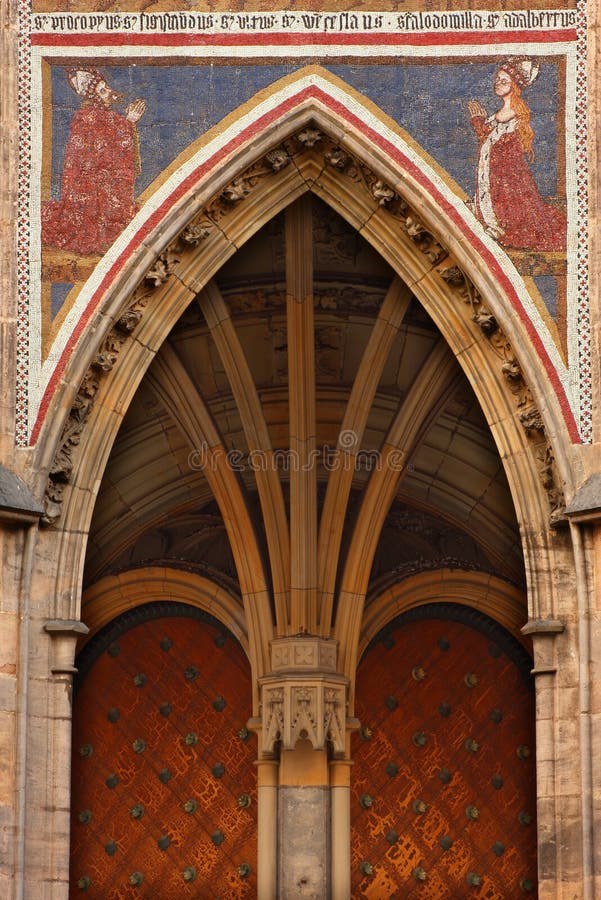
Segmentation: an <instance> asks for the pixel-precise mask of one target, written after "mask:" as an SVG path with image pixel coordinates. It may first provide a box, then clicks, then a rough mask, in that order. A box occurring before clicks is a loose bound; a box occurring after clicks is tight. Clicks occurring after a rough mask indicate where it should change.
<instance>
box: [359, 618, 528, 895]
mask: <svg viewBox="0 0 601 900" xmlns="http://www.w3.org/2000/svg"><path fill="white" fill-rule="evenodd" d="M429 615H430V616H436V615H440V616H441V618H424V619H422V620H419V621H415V619H413V620H411V618H409V620H407V621H405V623H404V624H403V620H402V619H401V620H400V621H399V624H398V625H397V626H396V627H394V628H392V629H390V630H389V631H388V632H387V634H386V637H385V639H384V640H383V641H381V642H379V643H377V644H376V645H374V647H373V649H372V650H371V651H369V652H368V653H367V654H366V657H365V658H364V660H363V662H362V664H361V667H360V669H359V674H358V679H357V714H358V717H359V719H360V721H361V722H362V726H363V727H362V730H361V733H360V735H359V737H358V738H355V743H354V748H353V759H354V766H353V780H352V800H351V804H352V807H351V808H352V829H353V830H352V835H353V837H352V877H353V897H354V898H357V900H358V898H360V897H365V898H367V897H369V898H374V900H375V898H377V900H384V898H391V900H392V898H397V900H400V898H403V900H404V898H407V897H412V898H416V900H417V898H432V900H434V898H436V900H443V898H457V897H471V896H475V897H486V898H487V900H493V898H494V900H505V898H508V897H520V896H522V895H526V896H528V895H530V896H533V897H534V896H536V890H537V888H536V877H537V874H536V873H537V864H536V823H535V809H536V789H535V760H534V752H533V748H534V737H535V736H534V695H533V690H532V686H531V685H530V684H529V683H528V682H527V681H526V678H525V676H524V674H523V672H521V671H520V669H519V668H518V666H517V665H516V664H515V662H514V661H513V660H512V658H511V657H510V656H509V655H508V652H507V649H508V648H507V647H505V646H503V645H502V644H501V643H500V642H499V640H498V635H495V634H492V633H490V634H488V635H487V634H486V633H485V629H486V620H484V617H482V618H481V619H480V620H479V622H478V629H480V628H483V629H484V630H483V631H481V630H477V629H476V628H474V627H473V623H472V624H465V623H464V622H462V621H461V618H462V616H461V614H459V615H458V614H457V608H455V611H454V612H453V616H455V618H453V619H451V618H445V613H444V612H439V613H437V612H436V611H435V607H432V608H431V610H430V613H429ZM446 615H448V613H447V614H446ZM469 615H470V614H468V616H467V620H468V621H469Z"/></svg>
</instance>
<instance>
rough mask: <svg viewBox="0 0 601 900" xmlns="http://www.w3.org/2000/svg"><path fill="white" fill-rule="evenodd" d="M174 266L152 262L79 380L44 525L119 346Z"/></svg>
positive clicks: (57, 505)
mask: <svg viewBox="0 0 601 900" xmlns="http://www.w3.org/2000/svg"><path fill="white" fill-rule="evenodd" d="M176 264H177V258H176V257H175V256H174V255H173V253H171V252H166V253H164V254H161V255H160V256H159V257H158V258H157V259H156V260H155V262H154V263H153V265H152V266H151V267H150V268H149V269H148V271H147V272H146V274H145V276H144V278H143V279H142V281H141V283H140V284H139V285H138V287H137V288H136V290H135V291H134V292H133V294H132V295H131V297H130V298H129V303H128V305H127V307H126V308H125V310H124V311H123V312H122V313H121V315H120V316H119V318H118V319H117V320H116V321H115V324H114V325H113V327H112V328H111V330H110V331H109V333H108V334H107V336H106V337H105V339H104V341H103V343H102V345H101V347H100V348H99V350H98V351H97V353H96V355H95V357H94V359H93V360H92V363H91V364H90V366H89V367H88V369H87V371H86V373H85V375H84V377H83V378H82V381H81V384H80V385H79V389H78V391H77V394H76V395H75V399H74V401H73V404H72V406H71V409H70V411H69V415H68V417H67V421H66V422H65V424H64V426H63V430H62V434H61V438H60V441H59V443H58V449H57V451H56V453H55V456H54V460H53V462H52V465H51V467H50V472H49V473H48V481H47V484H46V490H45V495H44V514H43V516H42V519H41V521H42V523H43V524H44V525H54V524H56V522H57V521H58V519H59V518H60V515H61V512H62V504H63V499H64V492H65V487H66V486H67V485H68V484H69V482H70V481H71V477H72V474H73V467H74V457H75V453H76V450H77V447H78V446H79V443H80V440H81V435H82V431H83V429H84V426H85V424H86V422H87V420H88V418H89V415H90V412H91V410H92V406H93V404H94V402H95V400H96V396H97V394H98V391H99V390H100V387H101V384H102V382H103V380H104V379H105V377H106V376H107V375H108V373H109V372H110V371H111V370H112V369H113V367H114V365H115V363H116V362H117V358H118V356H119V354H120V352H121V350H122V348H123V345H124V344H125V343H126V341H127V340H129V338H130V337H131V335H132V334H133V333H134V332H135V330H136V328H137V327H138V325H139V324H140V321H141V319H142V316H143V315H144V310H145V309H146V306H147V304H148V302H149V300H150V297H151V296H152V294H153V292H154V290H155V289H156V288H157V287H159V285H161V284H164V283H165V282H166V281H167V280H168V279H169V277H170V276H171V274H172V271H173V268H174V266H175V265H176Z"/></svg>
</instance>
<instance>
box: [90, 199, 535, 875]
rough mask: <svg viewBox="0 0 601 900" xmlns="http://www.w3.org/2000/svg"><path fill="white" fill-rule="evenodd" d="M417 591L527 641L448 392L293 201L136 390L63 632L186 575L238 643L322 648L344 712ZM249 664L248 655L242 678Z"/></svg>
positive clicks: (366, 274) (514, 549) (372, 285)
mask: <svg viewBox="0 0 601 900" xmlns="http://www.w3.org/2000/svg"><path fill="white" fill-rule="evenodd" d="M299 296H300V297H302V301H299V300H298V299H296V298H298V297H299ZM433 569H436V570H437V571H438V572H439V573H440V572H442V573H443V575H441V576H440V577H441V579H442V582H443V584H444V583H445V582H448V584H449V585H451V584H454V583H455V581H456V580H457V577H458V573H461V572H462V571H463V572H470V573H473V574H474V583H475V582H476V581H477V579H478V578H480V579H481V582H482V584H489V588H488V592H487V591H484V592H483V593H482V594H481V595H480V594H479V593H478V591H474V594H473V596H472V598H471V602H472V603H473V604H474V605H476V606H478V605H479V603H481V604H482V606H483V607H485V606H486V604H487V598H489V595H490V593H491V589H490V585H491V584H492V583H494V584H495V585H497V594H496V595H495V597H496V599H497V600H499V598H501V600H500V601H499V606H498V614H499V616H500V618H501V620H503V621H505V622H506V623H507V624H508V626H509V627H510V628H512V629H513V631H514V634H517V633H518V632H519V628H520V626H521V625H522V624H523V623H524V622H525V621H526V620H527V611H526V606H525V601H524V583H525V578H524V566H523V558H522V551H521V545H520V540H519V533H518V527H517V523H516V519H515V512H514V507H513V504H512V501H511V493H510V490H509V486H508V483H507V479H506V475H505V472H504V468H503V463H502V461H501V459H500V458H499V455H498V451H497V448H496V447H495V444H494V441H493V438H492V436H491V433H490V429H489V426H488V423H487V422H486V419H485V417H484V415H483V413H482V411H481V409H480V406H479V404H478V402H477V400H476V398H475V396H474V394H473V391H472V388H471V386H470V384H469V382H468V380H467V379H466V378H465V376H464V375H463V374H462V372H461V369H460V367H459V366H458V365H457V362H456V361H455V359H454V357H453V354H452V353H451V352H450V350H449V348H448V345H447V343H446V341H445V339H444V337H443V336H442V335H441V332H440V329H439V328H438V327H437V325H436V323H435V321H434V320H433V319H432V318H431V316H430V315H429V314H428V313H427V311H426V310H425V309H424V308H423V305H422V304H421V303H420V302H419V300H418V298H417V297H416V296H415V293H414V292H413V291H412V289H411V288H409V287H408V286H407V285H406V284H404V283H403V282H402V281H401V280H400V279H399V278H398V276H397V275H396V274H395V272H394V270H393V269H392V268H391V267H390V265H389V264H388V263H387V262H386V261H385V260H384V259H383V258H382V257H381V256H380V255H379V254H378V253H377V252H376V251H375V250H374V248H373V247H371V246H370V244H369V243H368V242H367V241H366V240H365V239H364V238H362V237H361V236H360V235H359V234H358V233H357V231H356V230H355V229H354V228H353V227H352V226H350V225H349V224H348V223H347V222H346V221H345V220H344V219H343V218H342V217H341V216H339V215H338V214H337V213H336V212H334V211H333V210H332V208H331V207H330V206H329V205H328V204H326V203H325V202H323V201H321V200H319V199H317V198H315V197H313V198H310V197H309V196H307V195H305V196H304V197H302V198H301V199H300V200H298V201H297V202H296V203H293V204H291V205H290V206H289V207H287V208H286V209H285V211H284V212H283V213H280V214H278V215H277V216H275V217H274V218H272V219H271V220H270V221H269V222H268V223H267V224H266V225H265V226H264V227H263V228H262V229H260V230H259V231H258V232H257V233H256V234H255V235H254V236H253V237H252V238H250V239H249V240H248V241H247V243H246V244H245V246H244V247H243V248H241V249H240V250H239V251H238V252H237V253H236V254H234V255H232V256H231V258H230V259H229V260H228V261H227V262H226V263H225V264H224V265H223V266H222V267H221V269H220V270H219V272H218V273H217V274H216V275H215V277H214V279H213V280H212V282H211V283H210V284H208V285H207V286H206V287H204V288H203V289H201V290H199V292H198V294H197V296H196V297H195V298H194V299H193V301H192V302H190V304H189V305H188V306H187V308H186V309H185V311H184V312H183V313H182V314H181V315H180V317H179V319H178V320H177V321H176V322H175V324H174V325H173V327H172V328H171V330H170V332H169V334H168V336H167V338H166V339H165V340H164V341H163V343H162V345H161V347H160V348H159V350H158V352H157V354H156V356H155V358H154V361H153V363H152V364H151V366H150V367H149V369H148V372H147V374H146V376H145V377H144V379H143V380H142V381H141V383H140V386H139V387H138V389H137V392H136V394H135V396H134V397H133V399H132V401H131V403H130V405H129V408H128V411H127V413H126V415H125V417H124V420H123V423H122V426H121V428H120V431H119V434H118V436H117V438H116V440H115V442H114V445H113V447H112V450H111V455H110V457H109V459H108V464H107V467H106V470H105V474H104V478H103V482H102V484H101V487H100V490H99V492H98V498H97V501H96V504H95V508H94V516H93V519H92V523H91V528H90V537H89V545H88V553H87V559H86V570H85V574H84V587H85V590H84V598H83V603H82V618H83V619H84V621H90V623H91V624H93V626H94V627H99V626H100V625H101V624H103V623H104V622H106V618H107V609H108V608H109V607H110V606H111V604H112V605H113V606H114V608H115V609H119V610H120V611H122V610H123V609H125V608H127V606H128V604H129V605H135V604H136V603H137V602H138V595H139V590H138V589H137V588H136V573H137V572H139V573H140V577H147V574H148V572H149V571H151V570H152V571H153V572H155V573H161V572H165V573H167V572H171V573H173V572H175V571H183V570H186V571H187V572H191V573H195V577H197V578H198V579H199V585H200V579H203V588H202V592H203V594H204V600H203V601H202V602H203V605H204V607H205V608H207V609H211V610H214V612H215V614H216V615H218V616H219V618H220V619H221V621H229V622H232V623H236V624H237V626H238V627H239V628H240V629H241V631H242V633H243V634H244V639H245V640H246V639H247V635H248V633H249V632H251V630H252V628H253V621H254V622H255V623H256V622H257V621H258V620H257V618H256V617H257V616H258V618H259V620H260V621H261V623H262V624H261V625H260V627H262V628H263V629H267V626H268V627H269V628H271V629H273V631H272V632H269V631H268V630H265V634H267V635H268V634H269V633H272V634H274V635H275V637H276V638H279V637H281V636H285V635H288V636H289V637H290V638H294V637H295V636H298V635H299V634H300V635H303V634H307V635H319V634H321V635H322V636H323V638H328V637H329V636H330V634H331V633H332V629H333V632H334V634H336V635H337V637H338V639H339V641H340V649H339V662H338V665H339V667H340V668H341V669H342V671H343V672H344V673H345V674H346V675H348V676H349V680H350V696H351V699H352V698H353V696H354V683H353V675H354V660H355V659H356V657H357V654H358V648H359V645H360V641H361V634H362V633H363V632H365V629H366V628H367V629H368V630H369V628H370V627H373V625H369V622H371V621H372V618H373V621H374V622H376V623H377V622H379V621H381V620H382V619H384V620H385V621H389V620H390V617H391V613H390V610H391V609H393V608H394V604H395V602H396V601H395V599H394V597H393V593H394V592H391V589H390V586H391V585H393V584H395V583H396V582H397V581H398V580H399V578H402V577H403V575H407V574H409V573H412V574H413V575H419V574H420V573H428V572H431V571H432V570H433ZM142 573H144V575H143V576H142ZM444 573H446V574H444ZM154 577H158V580H159V582H160V581H161V580H162V579H165V575H161V574H159V575H158V576H157V575H155V576H154ZM168 577H169V579H171V580H173V575H169V576H168ZM208 583H210V584H212V585H214V586H215V587H214V589H213V594H214V596H211V589H208V588H207V584H208ZM253 585H254V586H258V587H259V590H257V591H253V589H252V587H253ZM387 589H388V590H389V593H390V597H389V601H388V602H387V601H386V600H382V599H380V600H379V601H378V602H374V601H373V598H374V597H376V596H377V597H380V598H382V597H384V596H385V595H386V591H387ZM115 590H116V591H117V593H116V594H115ZM115 596H117V597H118V601H117V600H115ZM308 598H309V599H308ZM311 598H312V599H311ZM257 600H258V603H259V605H257ZM364 601H366V605H365V607H363V605H362V604H363V602H364ZM261 603H262V604H263V607H262V610H263V611H262V612H261V611H260V610H261V606H260V604H261ZM107 604H108V606H107ZM266 615H268V620H266V618H265V616H266ZM253 617H255V618H254V620H253ZM261 617H262V618H261ZM374 617H375V618H374ZM353 623H354V624H353ZM351 626H352V630H349V628H351ZM357 626H359V628H360V631H359V630H357ZM255 627H256V626H255ZM376 627H377V626H376ZM258 633H259V632H257V631H256V630H255V632H254V634H255V637H254V640H255V642H257V635H258ZM269 653H270V648H269V644H267V645H265V644H263V645H262V646H259V647H258V648H257V643H255V651H254V656H253V654H252V652H251V659H254V663H253V665H254V667H255V673H256V674H260V672H261V667H263V672H265V671H267V672H269V668H268V666H270V667H271V666H273V667H277V661H275V658H274V657H272V658H271V660H269ZM265 659H267V660H268V662H263V660H265ZM134 674H135V673H134ZM259 687H260V685H258V684H257V681H256V680H255V681H254V683H253V691H254V693H255V695H258V693H259ZM516 703H517V705H518V706H520V699H519V698H516ZM255 709H256V706H255ZM259 709H260V707H259ZM252 713H253V709H252V705H251V706H249V709H248V711H247V715H248V717H249V718H250V717H251V715H252ZM276 738H277V735H276ZM531 743H532V742H531ZM271 752H272V751H271V749H269V748H268V755H269V753H271ZM275 752H276V753H277V750H276V751H275ZM159 771H160V770H159ZM134 805H135V804H134ZM325 814H326V815H327V812H326V813H325ZM79 830H80V831H81V829H79ZM532 831H533V830H532ZM324 833H325V832H324ZM159 837H161V835H159ZM261 841H263V844H264V845H265V844H267V846H269V836H267V837H266V835H265V834H262V833H261V831H259V842H260V845H261ZM336 852H337V849H336V847H335V846H333V849H332V853H333V854H334V855H336ZM186 868H187V867H184V868H183V869H181V871H180V870H178V871H179V875H178V877H180V878H181V877H183V876H182V875H181V873H182V872H183V871H184V869H186ZM132 871H133V872H135V871H138V870H132ZM131 874H132V873H130V875H131ZM278 877H279V878H280V880H281V878H282V877H283V874H282V872H280V873H279V876H278ZM524 877H526V876H524ZM318 889H319V888H318Z"/></svg>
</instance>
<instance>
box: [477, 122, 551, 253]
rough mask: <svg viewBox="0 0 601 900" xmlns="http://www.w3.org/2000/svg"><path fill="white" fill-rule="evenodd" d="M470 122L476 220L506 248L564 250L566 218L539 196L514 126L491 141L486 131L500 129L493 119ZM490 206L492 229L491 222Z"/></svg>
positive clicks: (489, 132) (489, 134)
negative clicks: (475, 141) (476, 148)
mask: <svg viewBox="0 0 601 900" xmlns="http://www.w3.org/2000/svg"><path fill="white" fill-rule="evenodd" d="M472 126H473V128H474V130H475V132H476V134H477V135H478V138H479V140H480V152H479V160H478V179H477V181H478V185H477V189H476V198H475V208H476V215H477V217H478V219H479V220H480V221H481V222H482V224H483V225H484V226H485V227H488V228H489V230H490V232H491V234H493V235H494V236H495V237H496V239H497V240H498V242H499V243H500V244H501V246H503V247H507V248H508V249H514V250H533V251H536V250H547V251H565V249H566V217H565V215H564V214H563V212H562V211H561V210H559V209H557V208H556V207H554V206H552V205H551V204H549V203H546V202H545V201H544V200H543V198H542V197H541V195H540V194H539V192H538V188H537V187H536V184H535V182H534V178H533V177H532V173H531V171H530V169H529V167H528V164H527V162H526V158H525V155H524V150H523V148H522V145H521V143H520V138H519V135H518V132H517V129H516V128H515V126H514V130H511V131H508V133H504V134H502V135H501V136H500V137H498V139H496V140H495V139H494V138H495V136H494V135H491V133H492V132H493V131H494V129H495V128H496V127H499V126H498V123H496V120H495V119H494V117H491V118H490V119H487V120H485V119H484V117H481V116H478V117H475V118H473V119H472ZM501 127H502V126H501ZM489 136H492V140H490V141H488V140H487V139H488V138H489ZM485 148H486V158H484V157H483V152H484V151H485ZM483 167H488V172H487V173H486V172H483ZM482 175H484V176H485V177H481V176H482ZM483 185H484V187H483ZM482 191H485V193H486V194H487V196H484V194H483V193H482ZM491 207H492V213H493V214H494V218H495V219H496V226H497V227H496V228H495V225H494V224H493V223H492V222H491V221H490V218H491ZM486 208H488V213H487V212H486Z"/></svg>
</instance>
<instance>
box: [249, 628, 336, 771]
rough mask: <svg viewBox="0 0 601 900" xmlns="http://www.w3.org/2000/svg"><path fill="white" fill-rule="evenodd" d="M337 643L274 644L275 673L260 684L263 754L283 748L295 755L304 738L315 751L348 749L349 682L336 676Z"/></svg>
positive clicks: (315, 640)
mask: <svg viewBox="0 0 601 900" xmlns="http://www.w3.org/2000/svg"><path fill="white" fill-rule="evenodd" d="M336 653H337V647H336V642H335V641H331V640H324V639H321V638H317V637H312V636H310V635H307V636H299V637H296V638H280V639H278V640H275V641H273V643H272V647H271V663H272V669H273V672H272V674H271V675H268V676H267V677H266V678H264V679H262V683H261V713H262V720H263V721H262V736H261V751H262V753H263V754H264V755H266V756H271V755H273V754H274V753H275V752H276V747H277V745H278V744H280V745H281V746H282V747H283V748H284V749H285V750H293V749H294V747H295V746H296V743H297V741H298V740H300V739H301V738H304V739H306V740H309V741H310V742H311V744H312V746H313V748H314V749H315V750H323V749H324V748H325V747H326V745H328V744H329V745H330V746H331V749H332V752H333V753H334V754H335V755H336V756H344V754H345V750H346V749H347V748H346V702H347V699H346V698H347V684H348V682H347V680H346V679H345V678H344V677H343V676H341V675H338V674H337V673H336Z"/></svg>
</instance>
